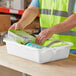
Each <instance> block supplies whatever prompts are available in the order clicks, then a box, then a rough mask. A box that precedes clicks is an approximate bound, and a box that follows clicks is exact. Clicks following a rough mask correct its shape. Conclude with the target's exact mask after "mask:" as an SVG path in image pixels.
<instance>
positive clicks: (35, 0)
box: [30, 0, 40, 7]
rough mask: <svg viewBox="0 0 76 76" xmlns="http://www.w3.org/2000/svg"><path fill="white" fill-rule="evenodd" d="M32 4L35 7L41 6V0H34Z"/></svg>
mask: <svg viewBox="0 0 76 76" xmlns="http://www.w3.org/2000/svg"><path fill="white" fill-rule="evenodd" d="M30 5H33V6H35V7H40V4H39V0H32V2H31V4H30Z"/></svg>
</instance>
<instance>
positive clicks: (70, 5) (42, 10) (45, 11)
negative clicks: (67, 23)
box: [40, 0, 75, 17]
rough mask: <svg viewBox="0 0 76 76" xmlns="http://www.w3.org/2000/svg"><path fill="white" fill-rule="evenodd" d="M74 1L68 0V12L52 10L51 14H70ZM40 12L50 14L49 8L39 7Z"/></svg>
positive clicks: (65, 15)
mask: <svg viewBox="0 0 76 76" xmlns="http://www.w3.org/2000/svg"><path fill="white" fill-rule="evenodd" d="M74 3H75V0H70V1H69V6H68V12H65V11H59V10H53V15H56V16H62V17H68V16H70V15H71V14H72V13H73V12H72V11H73V8H74ZM40 13H41V14H47V15H51V10H50V9H41V10H40Z"/></svg>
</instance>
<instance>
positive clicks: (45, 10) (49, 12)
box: [41, 9, 69, 17]
mask: <svg viewBox="0 0 76 76" xmlns="http://www.w3.org/2000/svg"><path fill="white" fill-rule="evenodd" d="M41 14H47V15H51V10H49V9H42V10H41ZM68 14H69V13H68V12H64V11H57V10H53V15H56V16H62V17H68Z"/></svg>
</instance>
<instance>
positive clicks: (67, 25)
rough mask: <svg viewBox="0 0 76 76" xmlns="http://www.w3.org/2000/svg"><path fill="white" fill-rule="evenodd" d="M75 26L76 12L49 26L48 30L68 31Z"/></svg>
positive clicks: (53, 31)
mask: <svg viewBox="0 0 76 76" xmlns="http://www.w3.org/2000/svg"><path fill="white" fill-rule="evenodd" d="M74 27H76V14H73V15H71V16H70V17H68V19H66V20H65V21H64V22H62V23H60V24H57V25H55V26H53V27H51V28H50V32H52V33H53V34H55V33H60V32H64V31H68V30H70V29H72V28H74Z"/></svg>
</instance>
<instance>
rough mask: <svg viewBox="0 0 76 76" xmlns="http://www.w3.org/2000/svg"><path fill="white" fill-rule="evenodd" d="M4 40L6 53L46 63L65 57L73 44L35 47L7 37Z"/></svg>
mask: <svg viewBox="0 0 76 76" xmlns="http://www.w3.org/2000/svg"><path fill="white" fill-rule="evenodd" d="M4 41H5V42H6V46H7V52H8V54H11V55H15V56H18V57H21V58H24V59H28V60H32V61H34V62H37V63H46V62H51V61H55V60H59V59H64V58H67V57H68V56H69V50H70V46H72V45H73V44H72V43H70V42H67V43H68V45H64V46H60V47H55V48H42V49H36V48H33V47H29V46H26V45H22V44H19V43H16V42H14V41H10V40H7V39H5V40H4Z"/></svg>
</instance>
